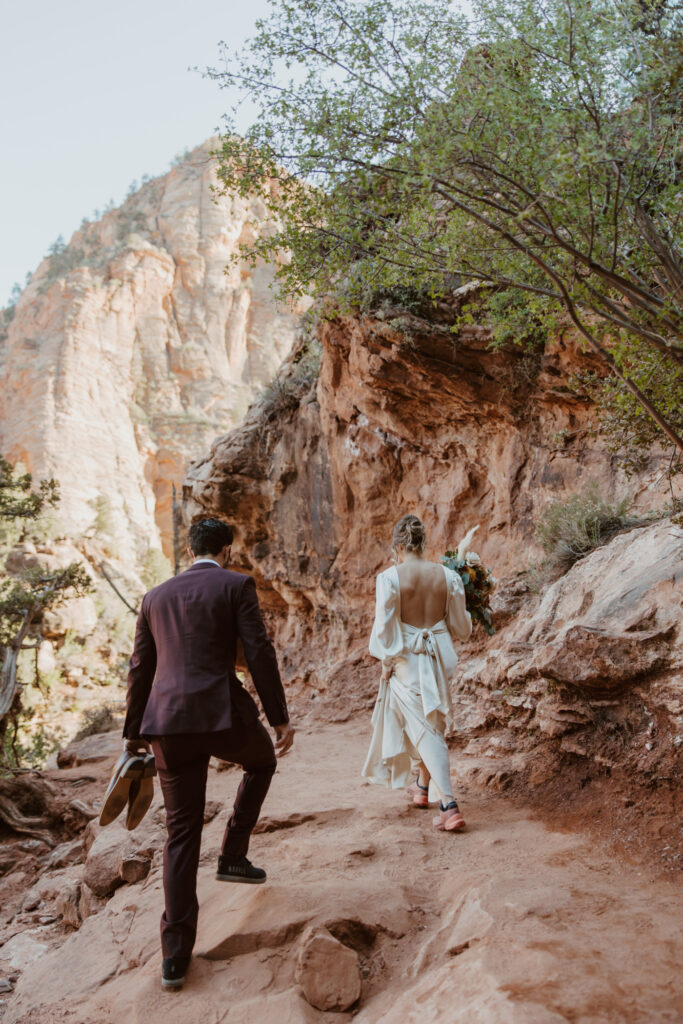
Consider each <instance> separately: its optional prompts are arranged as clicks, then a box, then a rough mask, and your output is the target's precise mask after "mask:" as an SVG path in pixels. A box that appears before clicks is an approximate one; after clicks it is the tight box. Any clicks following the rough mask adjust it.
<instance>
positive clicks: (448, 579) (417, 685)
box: [363, 515, 472, 832]
mask: <svg viewBox="0 0 683 1024" xmlns="http://www.w3.org/2000/svg"><path fill="white" fill-rule="evenodd" d="M426 540H427V538H426V533H425V528H424V524H423V523H422V522H421V520H420V519H418V517H417V516H414V515H406V516H403V518H402V519H400V520H399V522H398V523H397V524H396V526H395V527H394V537H393V551H394V557H395V562H396V564H395V565H394V566H392V567H391V568H390V569H386V570H385V571H384V572H381V573H380V574H379V575H378V577H377V603H376V609H375V623H374V626H373V628H372V636H371V638H370V653H371V654H372V655H373V656H374V657H375V658H379V659H380V660H381V662H382V675H381V679H380V686H379V694H378V696H377V702H376V704H375V710H374V711H373V714H372V724H373V734H372V740H371V741H370V749H369V751H368V756H367V759H366V762H365V766H364V768H363V775H365V776H366V778H368V779H370V781H371V782H379V783H383V784H384V785H386V786H391V787H392V788H394V789H396V788H398V787H406V789H407V792H408V795H409V796H410V798H411V800H412V801H413V803H414V804H415V805H416V806H418V807H428V806H429V797H430V795H432V796H434V797H438V799H439V814H438V815H437V816H436V817H435V818H434V827H435V828H437V829H439V830H441V831H446V832H461V831H462V830H463V829H464V828H465V820H464V818H463V816H462V814H461V813H460V810H459V808H458V805H457V803H456V801H455V798H454V796H453V784H452V782H451V773H450V764H449V760H448V747H447V745H446V740H445V738H444V733H445V732H446V729H447V728H448V727H449V726H450V725H451V722H452V706H451V695H450V686H449V680H450V678H451V677H452V675H453V672H454V670H455V666H456V664H457V660H458V659H457V656H456V653H455V650H454V647H453V640H454V639H456V638H457V639H458V640H467V639H468V637H469V635H470V633H471V632H472V620H471V618H470V614H469V612H468V611H467V609H466V607H465V588H464V586H463V582H462V580H461V579H460V576H459V575H458V573H457V572H453V570H451V569H447V568H446V566H444V565H440V564H438V563H436V562H430V561H428V560H427V559H426V558H425V557H424V549H425V544H426ZM415 767H417V778H416V779H415V781H414V782H413V783H412V784H411V785H408V783H409V782H410V779H411V777H412V772H413V771H414V770H415Z"/></svg>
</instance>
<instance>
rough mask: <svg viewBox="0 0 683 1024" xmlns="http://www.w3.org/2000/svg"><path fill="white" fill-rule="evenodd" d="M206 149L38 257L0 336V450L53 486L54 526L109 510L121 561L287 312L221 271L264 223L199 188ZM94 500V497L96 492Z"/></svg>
mask: <svg viewBox="0 0 683 1024" xmlns="http://www.w3.org/2000/svg"><path fill="white" fill-rule="evenodd" d="M209 150H210V144H208V143H207V144H206V145H204V146H200V147H199V148H198V149H196V150H195V151H194V152H193V153H191V154H190V155H189V156H188V157H186V158H185V159H184V160H183V161H182V162H181V163H179V164H178V165H177V166H175V167H174V168H173V169H172V170H171V171H170V172H169V173H168V174H166V175H164V176H163V177H160V178H157V179H154V180H152V181H150V182H148V183H147V184H145V185H143V186H142V188H141V189H140V190H139V191H138V192H137V193H136V194H134V195H132V196H131V197H129V198H128V199H127V200H126V202H125V203H124V204H123V205H122V206H121V207H120V208H119V209H116V210H112V211H110V212H108V213H106V214H105V215H104V216H103V217H102V219H101V220H100V221H98V222H97V223H93V224H86V223H84V225H83V227H82V228H81V229H80V230H79V231H77V232H76V233H75V234H74V236H73V238H72V239H71V241H70V243H69V245H68V246H67V247H66V249H65V250H64V251H63V252H59V253H56V254H54V255H53V256H52V257H51V258H48V259H46V260H44V261H43V262H42V263H41V265H40V267H39V268H38V270H37V271H36V273H35V274H34V275H33V277H32V279H31V282H30V284H29V285H28V286H27V288H26V289H25V291H24V293H23V295H22V296H21V299H20V300H19V303H18V305H17V308H16V313H15V316H14V318H13V320H12V323H11V325H10V327H9V330H8V332H7V334H6V336H5V338H4V339H3V340H2V341H1V342H0V382H1V386H2V392H3V404H2V410H1V411H0V450H1V451H3V453H4V454H5V455H6V456H7V457H8V458H10V460H11V461H13V462H16V461H22V462H23V463H24V464H25V465H26V466H27V467H28V469H29V470H30V471H31V472H33V473H34V474H35V475H37V476H45V475H53V476H55V477H56V478H57V479H58V480H59V482H60V484H61V493H62V502H61V506H60V515H61V518H62V520H63V526H64V529H65V532H67V533H69V534H70V535H72V536H74V535H79V534H83V533H84V532H86V531H88V530H89V529H90V528H92V526H93V522H94V520H95V518H96V512H97V510H98V509H99V511H100V513H102V512H103V509H105V510H106V516H107V519H108V520H109V522H108V523H107V524H106V525H107V530H108V532H109V533H110V534H111V535H112V536H113V539H114V540H115V541H116V544H117V546H118V548H119V549H121V550H126V549H128V550H131V549H132V550H131V555H132V558H131V561H132V560H133V559H134V558H135V557H136V556H139V555H140V553H142V552H144V551H145V550H146V549H147V548H148V547H149V546H150V545H151V546H158V544H159V536H160V535H161V537H162V538H163V541H164V547H165V549H166V551H167V553H168V552H169V550H170V540H171V490H172V485H173V483H174V482H176V483H178V484H180V482H181V481H182V478H183V473H184V467H185V466H186V464H187V463H188V462H189V461H190V460H191V459H192V458H196V457H197V455H198V454H199V453H200V452H202V451H205V450H206V449H207V448H208V446H209V445H210V443H211V441H212V440H213V438H215V437H216V436H217V435H219V434H221V433H223V432H224V431H225V430H226V429H228V428H229V427H230V426H232V425H234V424H235V423H237V422H239V420H240V419H241V417H242V416H243V414H244V412H245V410H246V409H247V407H248V405H249V403H250V401H251V400H252V398H253V397H254V394H255V393H256V392H257V391H258V390H259V387H260V386H261V385H262V384H263V383H264V382H266V381H268V380H270V379H271V377H272V376H273V374H274V372H275V370H276V369H277V367H278V365H279V363H280V361H281V360H282V358H283V356H284V355H285V354H286V353H287V352H288V351H289V349H290V347H291V345H292V341H293V337H294V332H295V329H296V323H297V317H296V316H295V314H294V313H293V311H292V310H290V309H288V308H285V307H283V306H281V305H277V304H276V303H275V301H274V299H273V296H272V293H271V291H270V290H269V284H270V281H271V279H272V270H271V269H270V268H266V267H263V266H259V267H256V268H255V269H253V270H252V269H250V268H248V267H246V266H244V265H231V266H229V267H228V273H227V274H226V273H225V268H226V265H227V264H228V262H229V260H230V258H231V257H232V256H233V255H235V254H236V253H237V251H238V246H239V243H240V241H241V240H242V239H244V238H245V237H246V236H247V235H248V234H250V233H253V232H256V233H258V232H261V231H268V230H269V225H268V223H267V221H266V220H265V219H264V211H263V209H262V207H261V205H260V204H259V202H258V201H256V200H254V201H251V202H246V201H245V202H243V201H241V200H237V199H235V200H231V199H230V198H223V199H220V200H219V202H218V203H217V204H216V203H215V202H214V199H213V195H212V193H211V191H210V186H211V185H212V184H214V183H215V167H214V164H213V161H212V160H211V158H210V155H209ZM105 499H106V500H105Z"/></svg>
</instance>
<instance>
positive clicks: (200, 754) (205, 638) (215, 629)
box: [123, 519, 294, 988]
mask: <svg viewBox="0 0 683 1024" xmlns="http://www.w3.org/2000/svg"><path fill="white" fill-rule="evenodd" d="M232 536H233V535H232V529H231V528H230V527H229V526H228V525H227V524H226V523H223V522H221V521H220V520H218V519H202V520H200V521H199V522H197V523H195V524H194V525H193V526H192V527H191V529H190V538H189V540H190V553H191V555H192V556H193V558H194V562H193V564H192V565H191V566H190V568H189V569H187V570H186V571H185V572H183V573H181V574H180V575H179V576H175V577H173V578H172V579H170V580H167V581H166V582H165V583H162V584H161V586H159V587H155V588H154V589H153V590H150V591H149V593H147V594H145V596H144V598H143V601H142V607H141V609H140V615H139V617H138V623H137V629H136V633H135V648H134V651H133V656H132V658H131V660H130V672H129V674H128V695H127V714H126V721H125V724H124V728H123V735H124V737H125V739H126V747H127V749H128V750H129V751H131V752H133V751H136V750H140V749H147V750H148V749H149V744H150V743H151V746H152V749H153V751H154V755H155V758H156V764H157V769H158V773H159V779H160V782H161V789H162V792H163V796H164V803H165V805H166V827H167V829H168V840H167V842H166V846H165V849H164V895H165V903H166V906H165V910H164V913H163V915H162V918H161V947H162V956H163V962H162V985H163V987H164V988H180V987H181V986H182V984H183V981H184V978H185V972H186V970H187V966H188V964H189V962H190V956H191V953H192V947H193V946H194V941H195V936H196V933H197V915H198V910H199V905H198V902H197V867H198V864H199V848H200V844H201V836H202V825H203V821H204V801H205V796H206V777H207V769H208V765H209V759H210V758H211V757H212V756H213V757H217V758H220V759H222V760H224V761H232V762H234V763H236V764H239V765H241V766H242V768H243V769H244V775H243V777H242V781H241V783H240V786H239V789H238V791H237V797H236V799H235V806H234V808H233V812H232V816H231V818H230V820H229V822H228V825H227V828H226V830H225V836H224V839H223V848H222V851H221V855H220V856H219V858H218V871H217V873H216V878H217V879H219V880H220V881H224V882H249V883H259V882H265V880H266V873H265V871H263V870H262V869H260V868H256V867H254V866H253V865H252V864H251V863H250V862H249V861H248V860H247V857H246V854H247V849H248V846H249V837H250V835H251V831H252V829H253V827H254V825H255V824H256V822H257V820H258V816H259V813H260V810H261V805H262V803H263V800H264V798H265V795H266V793H267V792H268V787H269V786H270V782H271V779H272V777H273V773H274V771H275V767H276V761H275V750H274V748H273V743H272V741H271V739H270V736H269V734H268V732H267V730H266V729H265V728H264V726H263V725H262V724H261V722H260V721H259V716H258V710H257V707H256V704H255V703H254V701H253V700H252V698H251V697H250V696H249V694H248V693H247V692H246V690H245V689H244V688H243V686H242V684H241V683H240V681H239V679H238V677H237V675H236V674H235V656H236V648H237V640H238V638H240V639H241V640H242V644H243V647H244V654H245V657H246V662H247V665H248V667H249V672H250V673H251V678H252V680H253V682H254V686H255V687H256V691H257V693H258V695H259V697H260V699H261V703H262V704H263V709H264V711H265V714H266V718H267V719H268V722H269V723H270V725H271V726H272V727H273V729H274V730H275V734H276V739H277V742H276V744H275V746H276V748H277V749H278V752H279V753H280V754H285V753H286V752H287V751H288V750H289V748H290V747H291V745H292V742H293V739H294V730H293V728H292V727H291V725H290V724H289V716H288V714H287V703H286V700H285V695H284V690H283V688H282V682H281V681H280V673H279V672H278V667H277V659H276V657H275V651H274V649H273V645H272V643H271V642H270V640H269V638H268V634H267V632H266V629H265V626H264V624H263V619H262V618H261V612H260V609H259V604H258V599H257V597H256V587H255V585H254V581H253V579H252V578H251V577H250V576H244V575H242V574H241V573H237V572H232V571H230V570H228V569H227V565H228V563H229V560H230V546H231V544H232ZM148 741H149V742H148Z"/></svg>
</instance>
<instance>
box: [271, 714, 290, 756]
mask: <svg viewBox="0 0 683 1024" xmlns="http://www.w3.org/2000/svg"><path fill="white" fill-rule="evenodd" d="M273 728H274V729H275V735H276V737H277V739H276V741H275V749H276V751H277V756H278V757H282V756H283V755H284V754H286V753H287V751H288V750H289V748H290V747H291V745H292V743H293V742H294V729H293V728H292V726H291V725H290V724H289V722H285V724H284V725H275V726H273Z"/></svg>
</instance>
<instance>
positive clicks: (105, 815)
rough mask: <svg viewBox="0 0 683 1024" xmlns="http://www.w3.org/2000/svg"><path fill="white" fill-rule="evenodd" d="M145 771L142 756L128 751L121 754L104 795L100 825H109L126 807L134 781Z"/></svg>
mask: <svg viewBox="0 0 683 1024" xmlns="http://www.w3.org/2000/svg"><path fill="white" fill-rule="evenodd" d="M144 769H145V758H144V755H141V754H129V753H128V751H127V750H125V751H124V752H123V754H121V757H120V758H119V759H118V761H117V762H116V764H115V765H114V774H113V775H112V777H111V781H110V783H109V785H108V786H107V792H106V793H105V794H104V802H103V804H102V810H101V811H100V818H99V821H100V825H109V824H111V822H112V821H114V819H115V818H118V816H119V814H120V813H121V811H122V810H123V808H124V807H125V806H126V803H127V802H128V795H129V793H130V787H131V785H132V783H133V782H134V781H136V780H137V779H140V778H141V777H142V773H143V771H144Z"/></svg>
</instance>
